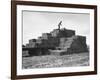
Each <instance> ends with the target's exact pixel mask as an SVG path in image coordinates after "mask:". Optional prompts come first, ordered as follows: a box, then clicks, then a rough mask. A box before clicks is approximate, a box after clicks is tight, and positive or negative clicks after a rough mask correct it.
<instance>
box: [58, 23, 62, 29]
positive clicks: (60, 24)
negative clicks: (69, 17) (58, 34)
mask: <svg viewBox="0 0 100 80" xmlns="http://www.w3.org/2000/svg"><path fill="white" fill-rule="evenodd" d="M60 26H62V21H60V22H59V24H58V29H59V30H60Z"/></svg>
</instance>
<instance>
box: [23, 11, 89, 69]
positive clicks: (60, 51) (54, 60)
mask: <svg viewBox="0 0 100 80" xmlns="http://www.w3.org/2000/svg"><path fill="white" fill-rule="evenodd" d="M22 17H23V19H22V22H23V23H22V24H23V26H22V27H23V29H22V30H23V34H22V35H23V44H22V68H23V69H29V68H33V69H34V68H54V67H73V66H74V67H77V66H89V46H90V14H88V13H71V12H69V13H68V12H65V13H64V12H62V13H61V12H41V11H38V12H37V11H34V10H33V11H22Z"/></svg>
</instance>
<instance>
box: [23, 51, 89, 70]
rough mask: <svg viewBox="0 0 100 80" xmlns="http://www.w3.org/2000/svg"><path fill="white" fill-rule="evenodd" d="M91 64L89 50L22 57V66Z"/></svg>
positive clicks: (48, 66) (51, 66) (50, 66)
mask: <svg viewBox="0 0 100 80" xmlns="http://www.w3.org/2000/svg"><path fill="white" fill-rule="evenodd" d="M75 66H89V52H84V53H74V54H68V55H62V56H60V55H45V56H32V57H23V58H22V68H23V69H31V68H53V67H75Z"/></svg>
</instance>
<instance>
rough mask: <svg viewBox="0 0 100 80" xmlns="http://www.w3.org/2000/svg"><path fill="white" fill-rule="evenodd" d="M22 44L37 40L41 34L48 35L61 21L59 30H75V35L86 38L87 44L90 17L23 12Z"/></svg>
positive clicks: (72, 14)
mask: <svg viewBox="0 0 100 80" xmlns="http://www.w3.org/2000/svg"><path fill="white" fill-rule="evenodd" d="M22 16H23V20H22V21H23V44H26V43H28V41H29V39H33V38H37V37H39V36H41V35H42V33H49V32H51V31H52V30H53V29H57V28H58V23H59V22H60V21H62V26H61V28H66V29H72V30H75V32H76V35H82V36H86V38H87V39H86V41H87V44H89V40H90V16H89V14H82V13H80V14H79V13H54V12H34V11H23V12H22Z"/></svg>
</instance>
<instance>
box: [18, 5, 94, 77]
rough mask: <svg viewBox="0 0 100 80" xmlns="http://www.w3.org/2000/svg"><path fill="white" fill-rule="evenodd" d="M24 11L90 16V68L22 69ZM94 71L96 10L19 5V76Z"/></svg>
mask: <svg viewBox="0 0 100 80" xmlns="http://www.w3.org/2000/svg"><path fill="white" fill-rule="evenodd" d="M22 10H31V11H49V12H66V13H67V12H73V13H89V14H90V53H89V54H90V66H83V67H61V68H44V69H43V68H42V69H22ZM86 71H94V9H80V8H60V7H46V6H29V5H17V75H30V74H32V75H36V74H50V73H69V72H86Z"/></svg>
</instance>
